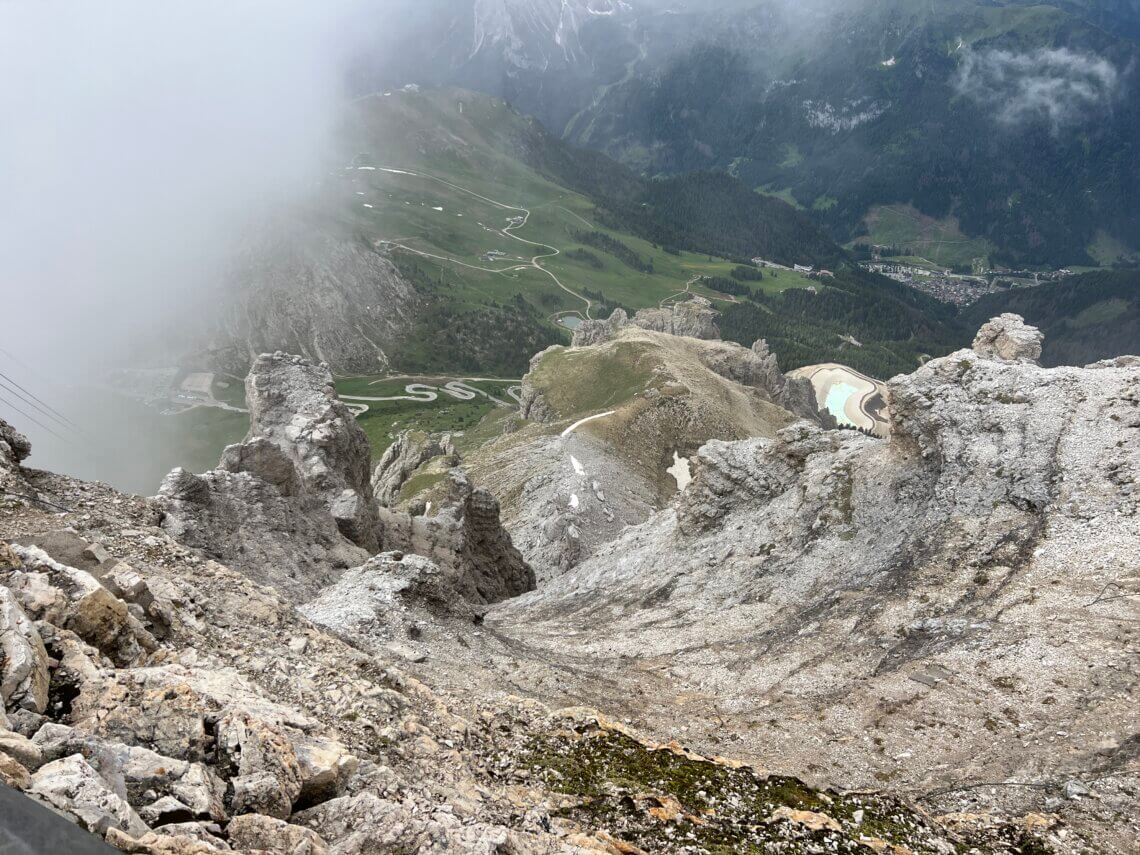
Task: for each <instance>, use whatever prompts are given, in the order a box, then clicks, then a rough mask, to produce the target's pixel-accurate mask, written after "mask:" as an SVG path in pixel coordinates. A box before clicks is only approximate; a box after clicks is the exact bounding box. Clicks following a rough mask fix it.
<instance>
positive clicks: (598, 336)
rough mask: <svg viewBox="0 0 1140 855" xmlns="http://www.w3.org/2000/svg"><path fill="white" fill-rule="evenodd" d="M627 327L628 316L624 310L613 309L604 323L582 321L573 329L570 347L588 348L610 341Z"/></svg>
mask: <svg viewBox="0 0 1140 855" xmlns="http://www.w3.org/2000/svg"><path fill="white" fill-rule="evenodd" d="M628 325H629V315H628V314H627V313H626V311H625V309H614V310H613V312H612V313H611V314H610V316H609V318H607V319H606V320H604V321H594V320H587V321H582V322H581V323H579V324H578V326H577V327H575V328H574V335H573V336H572V337H571V339H570V346H571V347H590V346H592V345H595V344H602V343H603V342H607V341H611V340H612V339H613V338H614V337H615V336H617V334H618V333H619V332H621V330H622V329H623V328H624V327H626V326H628Z"/></svg>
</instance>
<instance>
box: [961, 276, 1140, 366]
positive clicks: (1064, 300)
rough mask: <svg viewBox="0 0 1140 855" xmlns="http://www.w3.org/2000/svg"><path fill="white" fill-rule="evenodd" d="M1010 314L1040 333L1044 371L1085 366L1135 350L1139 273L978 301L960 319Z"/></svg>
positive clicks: (1079, 279)
mask: <svg viewBox="0 0 1140 855" xmlns="http://www.w3.org/2000/svg"><path fill="white" fill-rule="evenodd" d="M999 312H1015V313H1016V314H1019V315H1023V316H1024V317H1025V319H1026V320H1027V321H1029V322H1030V323H1032V324H1034V325H1035V326H1038V327H1040V328H1041V329H1042V331H1043V332H1044V333H1045V349H1044V351H1043V352H1042V355H1041V361H1042V363H1043V364H1045V365H1050V366H1052V365H1086V364H1088V363H1090V362H1096V361H1097V360H1100V359H1108V358H1110V357H1112V356H1113V355H1114V354H1117V353H1132V352H1135V351H1137V350H1140V272H1137V271H1134V270H1129V271H1116V272H1106V271H1102V272H1097V273H1087V274H1084V275H1082V276H1073V277H1070V278H1068V279H1065V280H1064V281H1062V282H1056V283H1048V284H1045V285H1041V286H1038V287H1036V288H1028V289H1018V290H1015V291H1010V292H1007V293H999V294H992V295H987V296H986V297H983V298H982V299H981V300H979V301H978V302H977V303H975V304H973V305H972V306H970V307H969V308H968V309H967V310H966V311H965V312H964V313H963V317H964V322H965V323H977V322H978V320H979V319H980V318H986V317H989V316H991V315H993V314H996V313H999Z"/></svg>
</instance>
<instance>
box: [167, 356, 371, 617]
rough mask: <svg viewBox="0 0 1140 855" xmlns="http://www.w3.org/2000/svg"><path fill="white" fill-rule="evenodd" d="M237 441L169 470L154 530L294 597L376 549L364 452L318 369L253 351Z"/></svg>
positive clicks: (359, 434) (364, 442)
mask: <svg viewBox="0 0 1140 855" xmlns="http://www.w3.org/2000/svg"><path fill="white" fill-rule="evenodd" d="M246 394H247V399H248V401H249V407H250V433H249V436H248V437H247V439H246V440H245V441H244V442H242V443H240V444H238V445H233V446H230V447H229V448H227V449H226V451H225V453H224V454H223V456H222V460H221V463H220V464H219V467H218V469H216V470H213V471H211V472H207V473H206V474H204V475H201V476H197V475H192V474H190V473H188V472H185V471H183V470H180V469H176V470H175V471H174V472H172V473H170V475H168V476H167V477H166V479H165V480H164V481H163V483H162V487H161V488H160V490H159V495H158V503H159V505H160V507H161V508H162V509H163V511H164V514H165V516H164V519H163V527H164V528H165V529H166V530H167V531H168V532H170V533H171V534H172V535H173V536H174V537H176V538H178V539H179V540H181V541H182V542H183V543H186V544H187V545H190V546H194V547H196V548H199V549H202V550H204V551H206V552H207V553H208V554H209V555H211V556H214V557H217V558H219V559H222V560H226V561H230V562H232V563H234V564H235V565H237V566H239V567H241V568H242V569H244V570H246V571H247V572H249V573H250V574H251V576H252V577H253V578H256V579H258V580H259V581H263V582H266V583H268V584H272V585H274V586H275V587H278V588H279V589H280V590H282V591H283V592H284V593H285V594H286V595H288V596H292V597H295V598H297V599H304V598H305V597H307V596H311V595H312V594H313V593H315V592H316V591H317V590H319V589H320V588H321V587H322V586H323V585H326V584H328V583H329V582H331V581H332V580H333V579H334V578H335V576H336V573H337V572H338V570H339V569H343V568H344V567H349V566H352V565H355V564H360V563H361V562H363V561H365V560H367V557H368V555H370V554H372V553H374V552H376V551H378V550H379V547H380V527H379V519H378V515H377V509H376V502H375V499H374V496H373V491H372V480H371V475H372V473H371V460H372V453H371V449H370V447H369V444H368V438H367V437H366V436H365V435H364V432H363V431H362V430H361V428H360V426H359V425H358V424H357V423H356V420H355V418H354V417H353V415H352V413H351V411H349V409H348V408H347V407H345V406H344V404H343V403H341V402H340V400H339V399H338V398H337V397H336V392H335V390H334V389H333V385H332V376H331V375H330V374H329V372H328V369H327V368H325V367H323V366H320V365H314V364H312V363H310V362H308V361H307V360H304V359H301V358H300V357H288V356H284V355H282V354H271V355H265V356H262V357H260V358H259V359H258V360H257V362H256V364H255V365H254V368H253V370H252V372H251V373H250V375H249V378H248V379H247V381H246Z"/></svg>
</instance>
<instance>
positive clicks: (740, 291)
mask: <svg viewBox="0 0 1140 855" xmlns="http://www.w3.org/2000/svg"><path fill="white" fill-rule="evenodd" d="M701 284H702V285H704V286H705V287H706V288H710V289H712V290H713V291H718V292H720V293H721V294H729V295H731V296H733V297H744V298H745V299H748V300H751V299H752V298H753V297H755V296H756V295H755V293H754V292H753V291H752V289H751V288H749V287H748V286H747V285H743V284H741V283H740V282H738V281H737V280H736V279H729V278H727V277H725V276H705V277H704V278H702V279H701Z"/></svg>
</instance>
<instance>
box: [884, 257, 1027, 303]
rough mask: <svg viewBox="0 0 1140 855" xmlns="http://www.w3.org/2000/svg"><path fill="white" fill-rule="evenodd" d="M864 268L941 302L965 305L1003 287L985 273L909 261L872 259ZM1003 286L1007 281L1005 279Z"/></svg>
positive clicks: (997, 280)
mask: <svg viewBox="0 0 1140 855" xmlns="http://www.w3.org/2000/svg"><path fill="white" fill-rule="evenodd" d="M863 267H864V268H865V269H867V270H870V271H873V272H874V273H879V274H882V275H883V276H886V277H887V278H888V279H893V280H895V281H896V282H902V283H903V284H904V285H909V286H910V287H911V288H914V289H915V290H916V291H922V292H923V293H924V294H929V295H930V296H931V297H934V298H935V299H936V300H941V301H942V302H943V303H953V304H954V305H956V306H968V305H969V304H970V303H973V302H974V301H975V300H977V299H978V298H979V297H981V296H983V295H984V294H992V293H994V292H995V291H1000V290H1003V289H1002V286H1001V285H999V284H998V282H999V281H1002V280H999V279H997V278H996V277H995V278H987V277H986V276H984V275H977V276H964V275H961V274H957V273H952V272H951V271H949V270H928V269H926V268H925V267H916V266H914V265H911V264H896V263H893V262H889V261H873V262H868V263H865V264H864V265H863ZM1005 284H1006V287H1007V288H1008V287H1010V283H1009V282H1006V283H1005Z"/></svg>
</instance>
